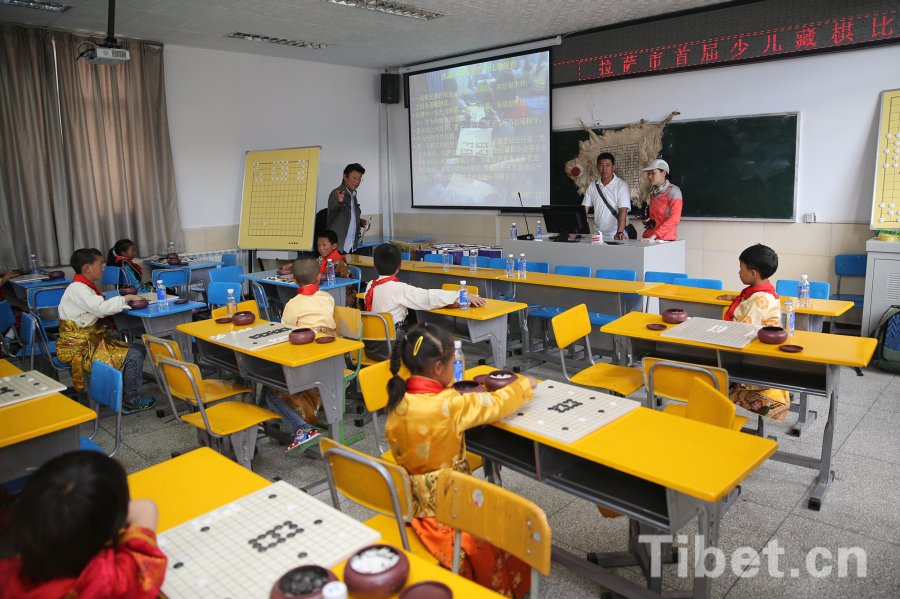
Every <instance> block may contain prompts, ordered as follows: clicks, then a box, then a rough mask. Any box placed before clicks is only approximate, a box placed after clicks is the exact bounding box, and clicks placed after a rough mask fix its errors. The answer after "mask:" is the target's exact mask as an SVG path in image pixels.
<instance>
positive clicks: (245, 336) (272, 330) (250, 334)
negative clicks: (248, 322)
mask: <svg viewBox="0 0 900 599" xmlns="http://www.w3.org/2000/svg"><path fill="white" fill-rule="evenodd" d="M293 330H294V327H289V326H287V325H283V324H281V323H280V322H267V323H265V324H261V325H258V326H254V327H251V328H249V329H241V330H240V331H230V332H228V333H222V334H221V335H212V336H211V337H210V338H209V340H210V341H215V342H216V343H222V344H224V345H228V346H231V347H236V348H238V349H242V350H245V351H253V350H255V349H262V348H264V347H270V346H272V345H276V344H278V343H284V342H285V341H287V340H288V336H289V335H290V334H291V331H293Z"/></svg>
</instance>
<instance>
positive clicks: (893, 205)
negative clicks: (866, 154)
mask: <svg viewBox="0 0 900 599" xmlns="http://www.w3.org/2000/svg"><path fill="white" fill-rule="evenodd" d="M880 121H881V122H880V124H879V127H878V152H877V156H876V158H875V193H874V197H873V198H872V221H871V223H870V227H871V228H872V229H876V230H877V229H893V230H897V229H900V89H893V90H889V91H885V92H882V93H881V117H880Z"/></svg>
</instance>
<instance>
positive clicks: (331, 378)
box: [284, 355, 344, 443]
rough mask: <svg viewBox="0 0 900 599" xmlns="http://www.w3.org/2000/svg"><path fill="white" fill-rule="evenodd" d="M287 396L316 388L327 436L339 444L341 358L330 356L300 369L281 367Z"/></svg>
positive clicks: (342, 433) (341, 404) (342, 405)
mask: <svg viewBox="0 0 900 599" xmlns="http://www.w3.org/2000/svg"><path fill="white" fill-rule="evenodd" d="M284 377H285V382H286V383H287V388H288V392H289V393H299V392H300V391H304V390H306V389H310V388H312V387H316V388H318V390H319V393H320V394H321V395H322V407H323V408H325V420H327V421H328V425H329V426H328V436H329V437H331V438H332V439H334V440H335V441H337V442H338V443H341V442H342V441H343V437H344V401H343V400H344V356H343V355H339V356H332V357H331V358H327V359H325V360H319V361H317V362H313V363H312V364H304V365H303V366H296V367H293V368H291V367H288V366H285V367H284Z"/></svg>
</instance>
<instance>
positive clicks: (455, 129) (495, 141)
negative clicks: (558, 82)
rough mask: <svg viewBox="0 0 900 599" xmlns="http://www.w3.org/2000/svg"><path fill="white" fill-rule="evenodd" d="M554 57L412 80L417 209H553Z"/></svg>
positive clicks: (420, 75)
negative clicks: (551, 67)
mask: <svg viewBox="0 0 900 599" xmlns="http://www.w3.org/2000/svg"><path fill="white" fill-rule="evenodd" d="M549 75H550V53H549V52H547V51H544V52H535V53H532V54H525V55H521V56H514V57H510V58H502V59H496V60H490V61H485V62H480V63H476V64H469V65H463V66H458V67H452V68H448V69H441V70H436V71H429V72H425V73H418V74H414V75H410V77H409V128H410V145H411V147H410V157H411V161H412V183H413V185H412V189H413V205H414V206H420V207H421V206H436V207H437V206H448V207H449V206H457V207H462V206H466V207H480V208H493V207H500V208H502V207H510V208H512V207H516V206H519V196H518V194H520V193H521V194H522V202H523V203H524V204H525V206H531V207H539V206H541V205H542V204H549V203H550V173H549V171H548V165H549V162H550V81H549Z"/></svg>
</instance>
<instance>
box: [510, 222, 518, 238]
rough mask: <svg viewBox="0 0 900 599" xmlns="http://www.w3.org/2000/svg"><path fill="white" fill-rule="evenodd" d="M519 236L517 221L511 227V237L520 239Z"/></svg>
mask: <svg viewBox="0 0 900 599" xmlns="http://www.w3.org/2000/svg"><path fill="white" fill-rule="evenodd" d="M518 237H519V230H518V229H517V228H516V223H513V224H512V225H510V227H509V238H510V239H518Z"/></svg>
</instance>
